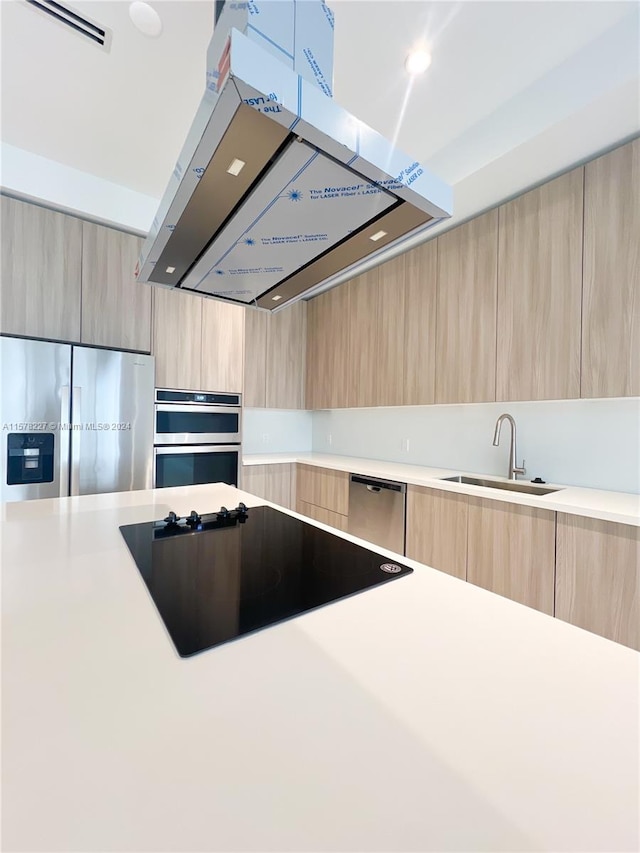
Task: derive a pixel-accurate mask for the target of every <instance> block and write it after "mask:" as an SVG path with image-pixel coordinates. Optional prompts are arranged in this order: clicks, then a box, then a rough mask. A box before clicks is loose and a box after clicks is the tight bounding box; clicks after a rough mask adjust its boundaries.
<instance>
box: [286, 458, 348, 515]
mask: <svg viewBox="0 0 640 853" xmlns="http://www.w3.org/2000/svg"><path fill="white" fill-rule="evenodd" d="M296 468H297V489H296V494H297V500H298V501H303V502H304V503H308V504H312V505H313V506H318V507H322V508H324V509H328V510H330V511H331V512H335V513H338V515H345V516H347V515H349V474H348V473H347V472H346V471H334V470H331V469H329V468H319V467H318V466H316V465H304V464H302V463H298V464H297V465H296Z"/></svg>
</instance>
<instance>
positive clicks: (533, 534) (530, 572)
mask: <svg viewBox="0 0 640 853" xmlns="http://www.w3.org/2000/svg"><path fill="white" fill-rule="evenodd" d="M467 536H468V543H467V580H468V581H469V582H470V583H473V584H476V586H481V587H483V588H484V589H488V590H490V591H491V592H497V593H498V594H499V595H504V596H505V597H506V598H511V599H512V600H513V601H518V602H520V604H526V605H527V606H528V607H533V608H535V609H536V610H541V611H542V612H543V613H548V614H549V615H550V616H553V611H554V603H553V599H554V575H555V551H556V514H555V512H552V511H551V510H546V509H534V508H532V507H528V506H517V505H515V504H507V503H500V502H499V501H489V500H483V499H479V498H469V523H468V532H467Z"/></svg>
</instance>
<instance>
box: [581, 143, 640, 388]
mask: <svg viewBox="0 0 640 853" xmlns="http://www.w3.org/2000/svg"><path fill="white" fill-rule="evenodd" d="M638 234H640V139H636V140H634V141H633V142H630V143H628V144H627V145H623V146H622V147H621V148H617V149H616V150H615V151H612V152H611V153H609V154H605V156H604V157H599V158H598V159H597V160H593V161H592V162H591V163H587V165H586V166H585V222H584V284H583V293H582V388H581V394H582V396H583V397H624V396H637V395H640V240H638Z"/></svg>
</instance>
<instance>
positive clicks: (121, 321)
mask: <svg viewBox="0 0 640 853" xmlns="http://www.w3.org/2000/svg"><path fill="white" fill-rule="evenodd" d="M141 247H142V238H140V237H135V236H134V235H133V234H125V233H123V232H122V231H116V230H115V229H114V228H105V227H104V226H102V225H95V224H94V223H92V222H83V223H82V326H81V339H82V342H83V343H85V344H95V345H96V346H105V347H115V348H116V349H130V350H140V351H141V352H150V351H151V291H152V288H151V286H150V285H148V284H138V283H137V282H136V280H135V277H134V270H135V267H136V263H137V261H138V257H139V255H140V249H141Z"/></svg>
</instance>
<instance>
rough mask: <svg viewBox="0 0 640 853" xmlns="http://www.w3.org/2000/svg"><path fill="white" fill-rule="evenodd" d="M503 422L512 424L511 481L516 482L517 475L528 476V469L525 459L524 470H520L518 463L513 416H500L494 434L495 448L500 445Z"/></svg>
mask: <svg viewBox="0 0 640 853" xmlns="http://www.w3.org/2000/svg"><path fill="white" fill-rule="evenodd" d="M503 421H509V423H510V424H511V445H510V446H509V479H510V480H516V479H517V476H516V475H517V474H526V473H527V469H526V468H525V467H524V459H523V460H522V468H518V465H517V463H516V422H515V421H514V419H513V418H512V417H511V415H507V414H504V415H500V417H499V418H498V420H497V421H496V429H495V432H494V433H493V444H494V446H495V447H497V446H498V444H499V443H500V429H501V427H502V422H503Z"/></svg>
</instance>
